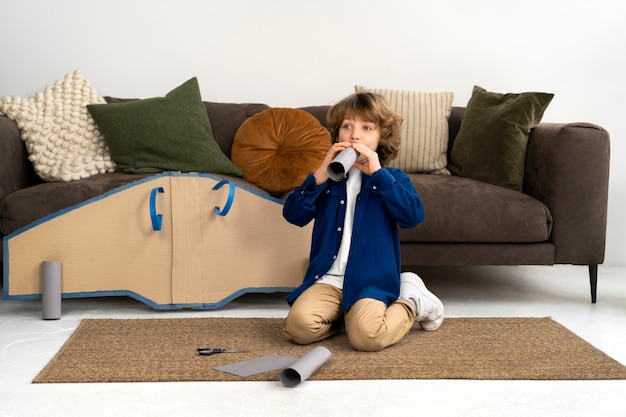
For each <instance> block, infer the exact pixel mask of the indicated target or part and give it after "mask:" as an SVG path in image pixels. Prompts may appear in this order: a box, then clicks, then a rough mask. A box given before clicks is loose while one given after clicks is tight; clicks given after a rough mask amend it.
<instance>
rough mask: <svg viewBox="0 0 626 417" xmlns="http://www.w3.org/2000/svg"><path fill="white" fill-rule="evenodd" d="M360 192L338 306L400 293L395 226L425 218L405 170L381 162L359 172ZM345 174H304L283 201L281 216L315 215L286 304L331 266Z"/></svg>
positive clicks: (298, 219)
mask: <svg viewBox="0 0 626 417" xmlns="http://www.w3.org/2000/svg"><path fill="white" fill-rule="evenodd" d="M361 175H362V179H361V192H360V193H359V195H358V197H357V201H356V205H355V210H354V224H353V228H352V230H353V232H352V242H351V245H350V255H349V257H348V263H347V265H346V272H345V276H344V282H343V302H342V309H343V311H344V312H345V311H347V310H348V309H349V308H350V307H351V306H352V304H354V303H355V302H356V301H357V300H359V299H361V298H375V299H377V300H381V301H383V302H384V303H386V304H387V305H391V304H392V303H394V302H395V301H396V300H397V299H398V296H399V294H400V272H401V269H400V267H401V263H400V240H399V238H398V226H400V227H404V228H410V227H415V226H417V225H418V224H419V223H420V222H421V221H422V220H423V219H424V206H423V205H422V200H421V198H420V196H419V194H418V193H417V191H415V188H414V187H413V184H412V183H411V180H409V178H408V177H407V175H406V174H405V173H404V172H403V171H401V170H399V169H396V168H387V167H383V168H381V169H379V170H378V171H376V172H374V174H372V176H368V175H366V174H361ZM345 201H346V179H345V178H344V179H343V180H341V181H339V182H335V181H333V180H330V179H329V180H328V181H326V182H325V183H323V184H320V185H317V184H315V178H314V177H313V174H309V175H308V176H307V178H306V179H305V180H304V182H303V183H302V185H300V186H299V187H298V188H296V189H295V190H294V191H293V193H292V194H291V195H289V197H288V198H287V200H286V201H285V205H284V207H283V216H284V217H285V219H286V220H287V221H288V222H290V223H293V224H295V225H297V226H305V225H307V224H308V223H309V222H310V221H311V220H313V219H315V224H314V226H313V236H312V239H311V252H310V259H309V266H308V269H307V271H306V273H305V275H304V280H303V283H302V285H300V286H299V287H298V288H296V289H295V290H294V291H292V292H291V293H290V294H289V295H287V302H288V303H289V305H291V304H293V302H294V301H295V300H296V298H298V296H299V295H300V294H302V292H304V291H305V290H306V289H307V288H309V287H310V286H311V285H313V284H314V283H315V280H316V279H319V278H320V277H322V276H323V275H324V274H326V272H328V271H329V270H330V267H331V266H332V264H333V261H334V259H335V256H336V255H337V253H338V251H339V244H340V243H341V237H342V234H343V221H344V217H345V214H346V204H345Z"/></svg>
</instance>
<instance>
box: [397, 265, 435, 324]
mask: <svg viewBox="0 0 626 417" xmlns="http://www.w3.org/2000/svg"><path fill="white" fill-rule="evenodd" d="M400 298H401V299H402V300H405V301H408V302H410V303H412V304H413V305H414V306H415V309H416V311H417V315H416V317H415V320H417V321H418V322H419V324H420V326H421V327H422V329H424V330H426V331H428V332H432V331H433V330H437V329H438V328H439V326H441V323H443V303H442V302H441V300H440V299H439V298H437V296H436V295H435V294H433V293H432V292H430V291H428V289H427V288H426V285H425V284H424V281H422V279H421V278H420V277H418V276H417V274H415V273H413V272H403V273H402V274H400Z"/></svg>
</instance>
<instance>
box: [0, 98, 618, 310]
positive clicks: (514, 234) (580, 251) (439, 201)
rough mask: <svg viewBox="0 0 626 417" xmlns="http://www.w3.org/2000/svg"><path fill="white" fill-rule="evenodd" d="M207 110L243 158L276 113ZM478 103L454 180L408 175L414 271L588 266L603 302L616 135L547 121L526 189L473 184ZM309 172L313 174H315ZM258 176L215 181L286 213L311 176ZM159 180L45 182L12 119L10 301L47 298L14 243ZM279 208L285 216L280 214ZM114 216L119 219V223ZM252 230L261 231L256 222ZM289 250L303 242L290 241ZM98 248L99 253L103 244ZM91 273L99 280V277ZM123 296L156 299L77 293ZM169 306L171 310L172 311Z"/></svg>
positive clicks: (4, 197)
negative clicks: (29, 283)
mask: <svg viewBox="0 0 626 417" xmlns="http://www.w3.org/2000/svg"><path fill="white" fill-rule="evenodd" d="M478 91H479V90H475V91H474V92H478ZM504 96H506V95H504ZM505 98H506V97H505ZM105 100H106V103H108V104H102V105H103V106H107V105H111V104H120V103H129V102H134V101H136V100H135V99H123V98H114V97H105ZM548 101H549V100H548ZM202 105H203V106H204V110H205V111H206V115H207V116H208V119H209V120H210V123H211V128H212V133H213V136H214V138H215V141H216V143H217V144H218V145H219V149H220V150H221V152H222V153H223V155H225V156H226V157H228V158H229V159H232V160H233V161H234V160H235V158H233V156H234V155H233V153H234V144H235V142H236V140H237V139H236V136H237V135H238V132H239V131H240V130H241V129H242V126H243V125H244V124H246V122H248V121H250V120H251V119H252V118H253V117H254V116H258V115H259V114H262V113H264V112H267V111H268V110H269V109H272V107H270V106H269V105H266V104H253V103H218V102H209V101H203V102H202ZM469 105H470V103H468V106H467V107H460V106H450V107H449V113H446V115H445V116H446V123H447V126H446V132H445V133H446V142H447V143H446V150H445V155H444V157H445V159H446V161H447V162H446V164H447V165H446V167H447V168H450V171H451V172H450V173H446V174H443V175H442V174H433V173H412V172H409V173H408V175H409V177H410V179H411V181H412V182H413V184H414V186H415V188H416V189H417V191H418V192H419V194H420V196H421V198H422V201H423V204H424V207H425V213H426V216H425V220H424V221H423V222H422V224H420V225H419V226H417V227H415V228H412V229H400V230H399V235H400V240H401V250H402V263H403V268H411V267H415V266H462V265H555V264H575V265H582V266H585V265H586V266H587V267H588V272H589V279H590V287H591V301H592V302H594V303H595V302H596V292H597V290H596V286H597V272H598V265H599V264H601V263H602V262H603V260H604V251H605V237H606V220H607V196H608V172H609V170H608V168H609V134H608V132H607V131H606V130H604V129H603V128H602V127H600V126H597V125H595V124H592V123H584V122H576V123H545V122H540V121H538V120H536V121H535V125H534V126H533V127H532V128H531V129H529V131H528V132H526V133H525V135H526V141H525V142H524V153H523V154H522V156H523V159H522V162H523V166H522V167H521V169H522V180H521V185H520V187H521V188H519V189H513V187H509V186H506V184H504V185H502V184H494V183H493V181H482V180H478V179H475V178H471V175H465V174H464V173H463V172H462V171H460V170H459V169H457V170H456V172H461V175H459V174H458V173H455V170H454V169H452V168H453V167H452V164H453V162H454V160H455V157H454V153H453V152H454V149H455V141H457V140H460V139H459V132H460V130H462V125H463V123H464V118H466V116H467V113H468V111H469ZM328 109H329V105H316V106H309V107H301V108H298V109H290V111H297V112H298V113H299V114H302V112H304V113H306V115H307V116H312V117H313V118H314V119H315V120H316V121H317V122H319V124H320V125H321V126H322V127H325V126H326V119H325V116H326V113H327V111H328ZM544 109H545V107H544ZM105 136H106V134H105ZM318 143H319V142H318ZM457 149H458V148H457ZM324 153H325V150H324V149H320V150H319V152H318V155H320V154H321V155H322V156H323V154H324ZM316 163H317V161H316ZM457 168H458V167H457ZM487 168H488V169H489V167H487ZM306 169H308V170H310V168H308V167H307V168H306ZM242 171H243V170H242ZM258 172H259V169H255V170H254V172H252V173H250V174H249V175H246V173H245V171H244V173H243V175H232V174H220V175H216V176H211V178H214V179H215V181H219V180H220V179H222V178H224V179H227V180H228V181H229V183H230V184H235V186H237V187H242V188H243V189H245V190H246V191H249V192H251V193H252V194H253V195H254V196H255V197H259V196H261V197H263V199H267V200H268V201H271V202H272V203H274V204H276V205H277V206H280V203H281V201H284V198H286V196H287V195H288V194H289V192H290V190H289V188H292V187H294V186H295V185H294V184H295V183H297V182H299V181H301V179H302V178H301V177H299V178H296V179H295V180H296V182H295V183H294V182H292V183H291V184H289V185H288V186H287V189H272V190H270V191H268V190H267V189H264V187H263V186H262V185H259V184H258V183H253V182H251V181H248V177H250V176H252V174H257V173H258ZM209 174H210V173H209ZM159 175H162V174H158V173H142V172H136V173H129V172H120V171H119V170H117V169H116V170H111V171H110V172H103V173H97V174H95V175H91V176H89V177H87V178H83V179H77V180H72V181H46V180H43V179H42V178H41V176H40V175H38V174H37V173H36V172H35V171H34V168H33V163H32V162H31V161H30V160H29V150H28V149H27V147H26V146H25V143H24V140H23V139H22V137H21V129H20V128H18V125H17V124H16V122H15V121H14V120H12V119H10V118H9V117H7V116H0V233H1V234H2V236H3V237H4V251H3V262H4V267H3V271H4V297H5V298H29V297H30V298H36V297H38V296H39V294H38V291H33V292H32V293H31V294H28V296H14V295H12V294H10V293H9V291H8V288H7V287H10V286H11V285H13V284H12V282H14V281H19V280H20V279H21V277H20V276H16V275H15V274H16V273H15V272H14V268H9V267H8V262H9V260H8V259H7V257H8V256H9V253H10V251H9V250H8V249H7V247H8V246H9V242H10V241H11V238H12V236H15V235H16V234H20V233H21V231H23V230H28V229H29V228H31V227H32V226H33V225H39V226H41V222H42V221H44V223H45V220H46V219H54V218H56V217H57V216H58V215H59V214H67V213H68V211H69V212H71V211H72V208H74V207H83V205H84V204H85V202H86V201H92V200H98V199H99V198H100V196H103V195H111V194H115V193H116V190H124V189H125V187H129V185H132V184H135V183H145V182H146V181H149V180H151V179H152V178H160V177H159ZM291 180H292V181H293V180H294V179H291ZM212 184H213V183H212ZM153 197H154V195H153ZM250 204H254V203H250ZM99 210H100V209H99ZM216 210H218V209H217V206H216ZM257 210H258V209H255V210H254V211H248V212H247V213H248V214H246V216H250V217H255V216H256V217H258V218H255V219H252V220H253V221H252V222H251V223H259V222H261V223H262V222H263V221H264V219H263V218H262V217H263V212H258V211H257ZM263 210H264V209H263ZM272 210H274V211H276V212H277V213H279V212H280V209H279V208H278V209H272ZM218 211H219V210H218ZM103 215H104V214H103ZM42 219H43V220H42ZM109 220H110V222H116V219H115V218H110V219H109ZM64 227H67V226H64ZM245 227H246V228H248V229H249V228H251V227H253V226H250V225H247V226H245ZM63 230H65V229H63ZM192 231H193V230H192ZM309 232H310V231H308V230H306V231H305V232H304V233H301V232H298V233H300V234H299V235H297V241H298V242H302V245H301V247H300V249H298V250H299V251H300V252H299V253H300V255H302V256H304V257H306V253H305V252H304V251H305V249H303V248H306V246H307V245H308V241H307V235H308V233H309ZM54 233H56V232H54ZM62 233H63V232H61V233H60V234H62ZM227 233H228V232H227ZM263 233H265V234H267V233H268V232H263ZM290 233H291V232H290V231H287V232H286V234H290ZM294 233H296V232H295V231H294ZM107 236H108V239H111V240H119V241H123V240H124V239H126V236H124V235H123V234H121V235H115V234H113V233H112V234H111V235H110V236H109V235H107ZM294 236H296V235H294ZM38 239H40V238H36V239H34V240H33V239H31V241H29V242H28V243H27V245H28V247H35V246H37V245H38V243H37V241H35V240H38ZM69 239H70V237H68V236H59V237H58V238H57V240H53V242H52V243H50V245H51V247H58V246H59V245H63V244H64V243H63V242H67V241H68V240H69ZM281 239H285V238H281ZM289 246H294V244H291V243H290V244H289ZM89 250H90V251H98V246H97V245H96V246H94V247H92V248H91V249H89ZM230 250H231V251H232V250H235V249H230ZM281 250H283V249H281ZM250 251H254V249H250ZM246 256H247V255H245V254H244V255H242V256H240V258H239V259H240V261H239V262H234V263H241V264H244V263H245V261H246ZM272 256H273V255H272ZM41 260H43V259H41ZM270 261H271V262H270V263H271V264H274V265H275V264H276V262H275V260H270ZM305 262H306V259H304V260H303V261H302V263H303V264H304V263H305ZM231 265H232V263H231ZM140 267H142V266H141V265H140ZM303 268H304V265H303V266H302V268H300V267H298V268H295V269H294V270H293V273H292V274H291V275H293V278H292V279H293V281H289V282H288V283H287V284H286V285H285V284H280V285H274V284H273V283H271V282H270V283H269V284H267V283H265V284H263V285H261V286H259V285H255V284H246V283H244V284H240V289H239V290H237V291H231V292H230V293H223V294H221V295H220V296H219V297H220V298H219V300H218V301H217V302H214V303H210V304H202V305H195V306H196V307H198V308H214V307H219V306H222V305H224V304H225V303H226V302H228V301H229V300H231V299H232V298H234V297H235V296H239V295H241V293H244V292H255V291H269V290H271V291H288V290H289V289H290V287H292V286H295V285H297V283H298V282H299V280H300V279H301V271H303ZM83 274H85V275H89V274H90V272H83ZM218 279H220V278H218ZM573 279H574V278H573ZM117 294H126V295H131V296H135V298H138V299H141V300H142V301H146V300H145V299H144V298H143V297H142V296H140V295H138V291H132V292H130V293H125V292H123V291H119V289H118V290H116V291H102V292H99V291H94V290H86V291H82V292H81V291H74V292H72V293H71V294H70V293H68V294H66V295H67V296H74V297H81V296H97V295H117ZM157 304H158V306H162V304H160V303H157ZM164 304H165V305H167V308H171V307H172V306H174V305H177V306H183V307H185V306H188V304H186V303H185V302H182V303H169V304H168V303H164ZM192 304H193V303H192ZM153 306H157V305H153Z"/></svg>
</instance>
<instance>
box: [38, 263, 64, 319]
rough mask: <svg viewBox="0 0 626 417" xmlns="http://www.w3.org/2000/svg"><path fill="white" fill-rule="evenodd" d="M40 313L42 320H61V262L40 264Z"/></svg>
mask: <svg viewBox="0 0 626 417" xmlns="http://www.w3.org/2000/svg"><path fill="white" fill-rule="evenodd" d="M41 312H42V317H43V319H44V320H58V319H60V318H61V261H43V262H42V263H41Z"/></svg>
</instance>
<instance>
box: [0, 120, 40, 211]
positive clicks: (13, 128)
mask: <svg viewBox="0 0 626 417" xmlns="http://www.w3.org/2000/svg"><path fill="white" fill-rule="evenodd" d="M37 182H38V180H37V176H36V174H35V172H34V170H33V167H32V164H31V163H30V162H29V161H28V153H27V152H26V147H25V146H24V142H23V141H22V138H21V135H20V131H19V129H18V128H17V124H16V123H15V122H14V121H13V120H11V119H9V118H8V117H6V116H2V115H0V201H2V200H3V199H4V197H6V196H7V195H9V194H11V193H12V192H13V191H16V190H19V189H21V188H25V187H28V186H29V185H32V184H34V183H37Z"/></svg>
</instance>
